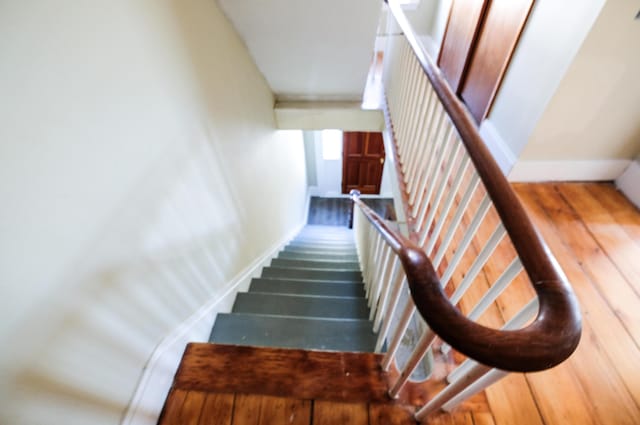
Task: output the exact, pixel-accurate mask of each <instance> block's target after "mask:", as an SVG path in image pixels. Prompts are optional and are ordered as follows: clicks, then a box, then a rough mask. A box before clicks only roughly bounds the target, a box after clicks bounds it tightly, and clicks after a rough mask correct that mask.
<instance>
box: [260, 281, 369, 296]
mask: <svg viewBox="0 0 640 425" xmlns="http://www.w3.org/2000/svg"><path fill="white" fill-rule="evenodd" d="M249 292H271V293H274V294H297V295H323V296H333V297H364V295H365V293H364V285H363V284H361V283H333V282H305V281H295V280H290V281H286V280H277V279H253V280H252V281H251V285H250V286H249Z"/></svg>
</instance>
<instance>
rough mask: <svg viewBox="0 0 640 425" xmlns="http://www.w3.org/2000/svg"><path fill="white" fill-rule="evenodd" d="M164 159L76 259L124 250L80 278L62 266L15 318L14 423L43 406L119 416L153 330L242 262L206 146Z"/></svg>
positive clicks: (237, 234) (156, 334) (209, 293)
mask: <svg viewBox="0 0 640 425" xmlns="http://www.w3.org/2000/svg"><path fill="white" fill-rule="evenodd" d="M167 160H170V161H171V162H172V163H173V164H167V163H163V164H161V165H160V166H159V167H158V169H157V170H155V172H152V173H150V175H149V176H148V177H147V179H145V182H143V183H142V184H141V185H140V186H139V187H138V189H137V190H136V191H134V193H133V194H132V196H131V197H130V198H129V199H128V200H127V202H126V203H125V206H124V207H123V210H122V211H120V212H119V213H118V214H117V216H116V217H114V219H113V222H112V223H111V225H109V226H108V230H107V231H106V232H105V234H104V235H103V236H102V237H101V238H99V239H98V240H97V241H96V242H95V246H94V247H93V248H91V249H88V250H87V252H86V258H83V259H82V260H81V263H82V262H89V263H90V262H91V261H92V260H91V258H92V257H94V256H96V257H101V256H102V255H103V252H104V251H105V250H106V251H112V252H119V253H120V254H119V256H123V257H126V258H120V259H114V260H115V261H114V262H113V263H111V264H109V265H107V266H105V267H103V268H101V269H98V270H93V271H91V270H90V271H88V274H87V275H85V276H84V277H81V278H79V277H76V276H75V273H73V272H72V273H70V275H71V276H70V278H69V279H70V280H69V282H67V284H66V285H65V286H64V287H63V290H62V292H61V293H58V294H56V295H52V296H51V298H50V299H49V303H48V305H46V306H42V308H41V310H40V311H39V314H38V315H37V316H33V317H32V318H31V319H32V322H31V323H30V324H29V325H28V326H26V327H25V328H23V329H24V330H26V335H24V337H25V338H29V339H30V342H29V344H28V345H29V346H30V347H29V348H30V349H29V351H28V352H29V353H30V354H31V356H27V357H25V356H24V354H22V356H23V358H22V362H23V366H22V368H21V370H20V372H19V373H18V374H17V376H16V377H15V380H14V382H13V385H12V386H13V387H14V389H15V390H16V393H15V396H16V399H13V400H12V405H14V406H16V407H17V408H19V409H20V412H19V415H20V416H19V417H20V418H21V422H19V423H40V422H39V421H36V420H35V419H38V418H39V419H40V420H41V419H42V416H41V412H43V413H44V412H46V411H47V410H48V409H50V408H51V407H52V406H56V407H55V409H56V410H58V411H65V410H67V413H70V412H72V411H75V412H76V413H75V414H78V415H79V418H82V419H81V420H89V419H91V418H93V420H95V422H91V423H117V422H119V421H120V419H121V415H122V413H123V410H124V408H125V407H126V406H127V404H128V403H129V401H130V397H131V395H132V393H133V390H134V389H135V387H136V385H137V381H138V379H139V377H140V373H141V370H142V368H143V366H144V365H145V363H146V362H147V360H148V358H149V355H150V353H151V352H152V351H153V350H154V348H155V347H156V345H157V344H158V343H159V341H160V340H161V339H162V337H163V336H164V335H166V334H167V333H168V332H170V331H171V330H172V329H173V328H174V327H175V326H176V325H177V324H179V323H181V322H183V321H184V320H185V319H187V318H188V317H189V316H190V315H191V314H193V312H194V311H196V310H197V309H198V308H199V307H200V306H202V305H203V304H204V303H205V302H206V301H207V300H209V299H211V298H215V297H216V296H219V295H220V294H222V293H224V291H225V290H226V289H227V288H226V287H225V286H224V284H225V283H226V282H228V281H229V279H230V277H232V276H233V273H234V272H237V271H239V270H241V269H242V268H243V266H244V264H241V263H240V262H239V259H241V258H242V256H241V255H240V252H239V251H240V250H241V249H243V247H244V246H245V245H246V244H245V243H244V240H243V238H244V235H243V234H242V232H241V228H240V225H239V221H238V216H237V215H236V214H237V213H238V212H240V211H242V210H241V206H240V205H238V204H235V203H234V202H233V200H232V197H231V196H230V194H229V193H228V191H227V190H226V189H225V188H227V187H228V186H227V183H226V182H225V179H224V177H223V176H222V175H221V174H220V173H219V172H218V170H220V166H219V164H217V163H216V155H215V154H214V153H213V152H212V151H211V149H210V147H209V146H200V147H199V149H197V150H194V151H193V152H189V153H188V157H186V158H183V159H182V160H177V161H176V158H175V157H172V158H167ZM176 163H178V164H179V165H176ZM172 165H173V167H172ZM172 168H173V169H172ZM230 242H231V243H230ZM127 243H133V244H136V245H137V244H139V243H141V245H140V246H125V244H127ZM116 255H118V254H116ZM75 279H77V280H75ZM212 319H213V318H212ZM18 346H20V344H18ZM20 351H23V350H20ZM23 353H24V351H23ZM30 419H34V420H33V421H32V420H30ZM81 420H79V422H81ZM67 423H69V422H67ZM85 423H89V422H85Z"/></svg>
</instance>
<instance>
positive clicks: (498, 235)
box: [451, 222, 506, 305]
mask: <svg viewBox="0 0 640 425" xmlns="http://www.w3.org/2000/svg"><path fill="white" fill-rule="evenodd" d="M505 233H506V230H505V228H504V226H503V225H502V222H500V223H498V226H497V227H496V229H495V230H494V231H493V233H492V234H491V236H490V237H489V240H488V241H487V243H485V245H484V247H483V248H482V250H481V251H480V253H479V254H478V256H477V257H476V259H475V261H474V262H473V264H472V265H471V267H470V268H469V270H467V272H466V273H465V276H464V279H462V282H460V284H459V285H458V287H457V288H456V290H455V292H454V293H453V295H452V296H451V304H453V305H456V304H458V302H459V301H460V299H461V298H462V296H463V295H464V294H465V292H466V291H467V289H469V287H470V286H471V283H472V282H473V281H474V280H475V278H476V276H478V273H480V270H482V267H484V265H485V264H486V263H487V261H488V260H489V257H491V254H493V251H495V249H496V247H497V246H498V244H499V243H500V241H501V240H502V238H503V237H504V235H505Z"/></svg>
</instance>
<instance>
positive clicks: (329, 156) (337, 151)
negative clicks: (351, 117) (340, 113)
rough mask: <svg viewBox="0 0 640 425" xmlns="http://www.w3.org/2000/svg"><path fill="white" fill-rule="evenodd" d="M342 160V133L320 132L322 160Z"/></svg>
mask: <svg viewBox="0 0 640 425" xmlns="http://www.w3.org/2000/svg"><path fill="white" fill-rule="evenodd" d="M341 158H342V131H340V130H322V159H324V160H338V159H341Z"/></svg>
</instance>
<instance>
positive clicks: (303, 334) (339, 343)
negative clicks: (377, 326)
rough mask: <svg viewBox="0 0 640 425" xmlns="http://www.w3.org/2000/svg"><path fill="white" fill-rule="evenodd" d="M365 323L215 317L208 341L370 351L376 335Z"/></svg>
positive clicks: (256, 316) (284, 318)
mask: <svg viewBox="0 0 640 425" xmlns="http://www.w3.org/2000/svg"><path fill="white" fill-rule="evenodd" d="M371 328H372V324H371V322H370V321H368V320H335V319H334V320H331V319H317V318H314V319H310V318H290V317H277V316H267V315H259V314H246V313H231V314H218V317H217V319H216V322H215V325H214V327H213V330H212V332H211V337H210V339H209V340H210V342H214V343H220V344H236V345H252V346H263V347H284V348H302V349H315V350H331V351H359V352H371V351H373V350H374V348H375V342H376V335H375V334H374V333H373V331H372V330H371Z"/></svg>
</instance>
